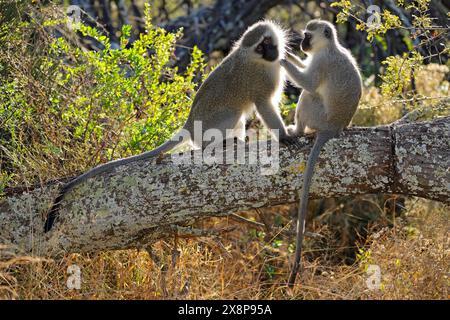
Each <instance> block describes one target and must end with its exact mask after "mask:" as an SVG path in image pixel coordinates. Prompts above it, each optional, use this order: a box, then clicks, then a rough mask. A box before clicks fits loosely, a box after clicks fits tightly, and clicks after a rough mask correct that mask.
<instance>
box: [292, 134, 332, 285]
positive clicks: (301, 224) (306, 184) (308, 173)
mask: <svg viewBox="0 0 450 320" xmlns="http://www.w3.org/2000/svg"><path fill="white" fill-rule="evenodd" d="M336 136H337V134H336V132H333V131H321V132H318V133H317V136H316V140H315V141H314V145H313V147H312V149H311V153H310V154H309V157H308V162H307V164H306V169H305V174H304V175H303V186H302V192H301V195H300V205H299V208H298V217H297V239H296V246H295V258H294V265H293V267H292V271H291V274H290V276H289V280H288V286H289V287H291V288H292V286H293V285H294V283H295V278H296V277H297V273H298V270H299V268H300V259H301V256H302V244H303V236H304V232H305V218H306V211H307V209H308V196H309V188H310V187H311V181H312V176H313V174H314V166H315V164H316V162H317V159H318V158H319V154H320V150H322V148H323V146H324V145H325V143H327V141H328V140H330V139H332V138H334V137H336Z"/></svg>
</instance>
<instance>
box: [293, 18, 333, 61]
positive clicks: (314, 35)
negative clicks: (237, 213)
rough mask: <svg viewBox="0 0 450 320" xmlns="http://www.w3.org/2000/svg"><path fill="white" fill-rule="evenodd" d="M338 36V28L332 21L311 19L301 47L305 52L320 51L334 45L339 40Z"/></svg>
mask: <svg viewBox="0 0 450 320" xmlns="http://www.w3.org/2000/svg"><path fill="white" fill-rule="evenodd" d="M336 37H337V36H336V29H335V27H334V26H333V25H332V24H331V23H329V22H327V21H322V20H311V21H310V22H308V24H307V25H306V29H305V31H304V32H303V40H302V42H301V44H300V47H301V49H302V51H303V52H305V53H313V52H318V51H320V50H322V49H323V48H325V47H327V46H330V45H334V44H335V41H337V40H336Z"/></svg>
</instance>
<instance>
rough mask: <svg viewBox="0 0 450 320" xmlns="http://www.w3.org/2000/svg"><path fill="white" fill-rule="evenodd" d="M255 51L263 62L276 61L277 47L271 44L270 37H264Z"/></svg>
mask: <svg viewBox="0 0 450 320" xmlns="http://www.w3.org/2000/svg"><path fill="white" fill-rule="evenodd" d="M255 51H256V53H258V54H260V55H261V56H262V57H263V59H264V60H267V61H271V62H272V61H275V60H277V59H278V47H277V46H276V45H274V44H273V41H272V38H271V37H265V38H264V39H263V41H261V43H260V44H258V46H257V47H256V49H255Z"/></svg>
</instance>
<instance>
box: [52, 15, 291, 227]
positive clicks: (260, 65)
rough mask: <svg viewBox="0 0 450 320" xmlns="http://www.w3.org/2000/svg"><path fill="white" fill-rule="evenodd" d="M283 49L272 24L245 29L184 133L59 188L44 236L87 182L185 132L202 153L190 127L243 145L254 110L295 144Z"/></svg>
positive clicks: (200, 95) (206, 86)
mask: <svg viewBox="0 0 450 320" xmlns="http://www.w3.org/2000/svg"><path fill="white" fill-rule="evenodd" d="M285 43H286V36H285V33H284V31H283V30H282V29H281V28H280V27H279V26H278V25H277V24H275V23H273V22H270V21H262V22H258V23H256V24H254V25H252V26H250V27H249V28H248V29H247V30H246V31H245V33H244V34H243V36H242V37H241V38H240V39H239V40H238V41H237V42H236V44H235V45H234V47H233V49H232V50H231V52H230V54H229V55H228V56H227V57H226V58H225V59H224V60H223V61H222V62H221V63H220V64H219V66H217V67H216V68H215V69H214V71H213V72H211V74H210V75H209V76H208V77H207V79H206V80H205V81H204V83H203V84H202V85H201V86H200V88H199V90H198V92H197V94H196V96H195V99H194V102H193V105H192V108H191V111H190V113H189V116H188V119H187V121H186V123H185V124H184V126H183V129H184V130H181V131H180V132H179V133H177V134H175V135H174V136H173V137H172V138H171V139H170V140H168V141H166V142H165V143H163V144H162V145H161V146H160V147H158V148H156V149H154V150H151V151H148V152H144V153H142V154H140V155H136V156H132V157H129V158H124V159H119V160H115V161H111V162H108V163H106V164H103V165H100V166H98V167H95V168H93V169H91V170H90V171H88V172H86V173H84V174H82V175H80V176H78V177H77V178H75V179H73V180H72V181H70V182H69V183H67V184H66V185H64V186H63V187H62V189H61V190H60V193H59V195H58V196H57V198H56V200H55V202H54V203H53V206H52V208H51V209H50V212H49V214H48V216H47V220H46V222H45V226H44V232H48V231H49V230H50V229H51V227H52V225H53V223H54V220H55V218H56V217H57V212H58V209H59V204H60V202H61V200H62V199H63V197H64V195H65V194H66V193H67V192H68V191H70V190H71V189H72V188H73V187H74V186H76V185H78V184H79V183H81V182H83V181H85V180H86V179H88V178H91V177H93V176H95V175H97V174H100V173H102V172H105V171H108V170H110V169H112V168H115V167H117V166H120V165H124V164H127V163H130V162H133V161H137V160H144V159H148V158H151V157H155V156H157V155H159V154H161V153H163V152H167V151H170V150H172V149H173V148H175V147H176V146H178V145H181V144H184V143H186V142H187V141H186V140H187V139H183V137H185V135H183V134H182V133H181V132H184V133H185V132H186V131H187V132H189V134H190V141H189V142H190V143H191V145H194V146H195V147H198V148H204V147H205V146H206V144H205V143H204V142H203V141H200V140H199V141H194V139H202V137H195V135H194V121H200V122H201V124H202V131H203V133H204V132H205V131H206V130H208V129H218V130H220V131H221V133H222V136H223V137H226V139H234V138H235V137H237V138H239V139H241V140H244V139H245V119H246V117H247V116H248V115H249V114H250V113H251V112H252V111H253V110H254V108H255V107H256V111H257V112H258V114H259V116H260V118H261V120H262V122H263V123H264V124H265V125H266V126H267V127H268V128H269V129H278V130H279V131H278V132H279V140H280V142H282V143H285V144H292V143H294V142H293V141H294V140H293V138H291V137H290V136H289V135H288V134H287V129H286V127H285V126H284V123H283V120H282V118H281V115H280V111H279V109H278V104H279V102H280V99H281V94H282V90H283V86H284V80H285V76H284V71H283V69H282V68H281V66H280V59H283V58H284V53H285ZM230 131H231V132H232V133H230ZM202 136H203V135H202ZM180 139H181V141H180ZM221 143H222V142H221Z"/></svg>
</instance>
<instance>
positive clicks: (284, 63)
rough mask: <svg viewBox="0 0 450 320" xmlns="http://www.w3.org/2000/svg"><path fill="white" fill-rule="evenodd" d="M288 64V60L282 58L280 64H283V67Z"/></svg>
mask: <svg viewBox="0 0 450 320" xmlns="http://www.w3.org/2000/svg"><path fill="white" fill-rule="evenodd" d="M287 64H288V62H287V61H286V59H281V60H280V65H281V66H282V67H283V68H286V66H287Z"/></svg>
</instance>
